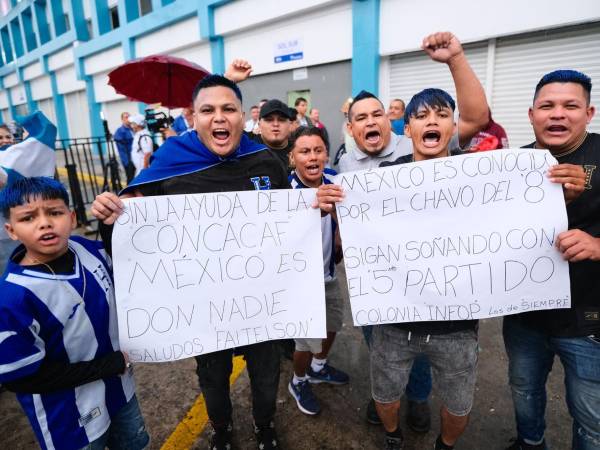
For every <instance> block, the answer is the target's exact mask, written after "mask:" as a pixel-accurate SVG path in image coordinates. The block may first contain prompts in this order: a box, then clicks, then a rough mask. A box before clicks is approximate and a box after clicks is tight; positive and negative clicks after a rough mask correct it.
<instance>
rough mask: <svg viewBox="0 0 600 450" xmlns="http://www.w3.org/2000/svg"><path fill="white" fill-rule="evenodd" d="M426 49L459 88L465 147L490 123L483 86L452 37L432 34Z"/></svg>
mask: <svg viewBox="0 0 600 450" xmlns="http://www.w3.org/2000/svg"><path fill="white" fill-rule="evenodd" d="M422 48H423V50H424V51H425V53H427V54H428V55H429V57H430V58H431V59H432V60H434V61H438V62H442V63H446V64H448V68H449V69H450V73H451V74H452V78H453V79H454V86H455V87H456V103H457V108H458V111H459V118H458V139H459V142H460V145H461V147H462V146H464V145H467V144H468V143H469V141H470V140H471V138H472V137H473V136H474V135H475V134H476V133H477V132H478V131H480V130H482V129H483V128H485V126H486V125H487V124H488V121H489V106H488V104H487V100H486V98H485V92H484V90H483V86H481V83H480V81H479V79H478V78H477V75H475V72H473V69H472V68H471V65H470V64H469V61H467V58H466V56H465V52H464V50H463V48H462V45H461V44H460V41H459V40H458V38H457V37H456V36H454V35H453V34H452V33H450V32H439V33H434V34H430V35H429V36H427V37H425V38H424V39H423V44H422Z"/></svg>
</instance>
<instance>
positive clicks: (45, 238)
mask: <svg viewBox="0 0 600 450" xmlns="http://www.w3.org/2000/svg"><path fill="white" fill-rule="evenodd" d="M39 240H40V241H41V242H42V243H43V244H46V245H51V244H55V243H56V242H57V241H58V235H56V234H54V233H46V234H43V235H42V236H41V237H40V239H39Z"/></svg>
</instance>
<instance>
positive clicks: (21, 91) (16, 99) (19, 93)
mask: <svg viewBox="0 0 600 450" xmlns="http://www.w3.org/2000/svg"><path fill="white" fill-rule="evenodd" d="M10 97H11V99H12V103H13V105H22V104H23V103H26V102H27V97H25V87H24V86H23V85H19V86H15V87H13V88H12V89H11V90H10Z"/></svg>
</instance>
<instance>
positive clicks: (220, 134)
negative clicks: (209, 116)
mask: <svg viewBox="0 0 600 450" xmlns="http://www.w3.org/2000/svg"><path fill="white" fill-rule="evenodd" d="M229 135H230V133H229V131H227V130H225V129H223V128H217V129H215V130H213V132H212V136H213V138H214V139H215V140H216V141H217V142H225V141H227V139H229Z"/></svg>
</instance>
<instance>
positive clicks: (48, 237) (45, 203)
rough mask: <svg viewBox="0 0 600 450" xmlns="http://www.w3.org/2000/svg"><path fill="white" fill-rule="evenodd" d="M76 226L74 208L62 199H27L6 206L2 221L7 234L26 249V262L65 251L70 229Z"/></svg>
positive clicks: (44, 260) (51, 256) (48, 257)
mask: <svg viewBox="0 0 600 450" xmlns="http://www.w3.org/2000/svg"><path fill="white" fill-rule="evenodd" d="M76 226H77V221H76V219H75V212H73V211H70V210H69V208H68V206H67V205H66V204H65V202H64V201H63V200H62V199H52V200H42V199H41V198H40V197H35V198H32V199H30V201H28V202H27V203H25V204H23V205H21V206H15V207H14V208H11V209H10V217H9V219H8V221H7V223H6V225H5V227H6V231H7V232H8V235H9V236H10V238H11V239H13V240H19V241H21V242H22V243H23V245H24V246H25V248H26V249H27V253H26V258H27V260H28V261H27V262H28V263H35V262H36V261H37V262H38V263H46V262H48V261H52V260H53V259H56V258H58V257H59V256H61V255H62V254H63V253H65V252H66V251H67V248H68V240H69V236H70V235H71V231H72V230H73V229H74V228H75V227H76Z"/></svg>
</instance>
